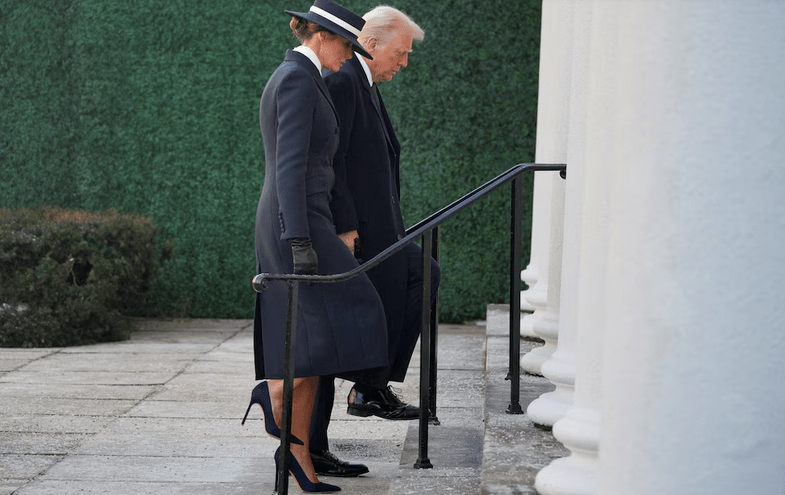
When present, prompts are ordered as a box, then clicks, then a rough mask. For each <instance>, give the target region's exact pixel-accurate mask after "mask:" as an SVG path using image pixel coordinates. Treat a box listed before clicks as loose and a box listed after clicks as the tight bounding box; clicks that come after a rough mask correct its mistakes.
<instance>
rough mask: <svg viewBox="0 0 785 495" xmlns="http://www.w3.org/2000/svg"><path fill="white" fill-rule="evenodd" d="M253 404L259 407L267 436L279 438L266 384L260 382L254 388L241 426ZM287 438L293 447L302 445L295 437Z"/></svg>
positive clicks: (278, 430) (278, 429)
mask: <svg viewBox="0 0 785 495" xmlns="http://www.w3.org/2000/svg"><path fill="white" fill-rule="evenodd" d="M254 404H259V407H261V408H262V412H263V413H264V429H265V431H267V434H268V435H270V436H272V437H275V438H281V429H280V428H278V425H277V424H275V417H273V406H272V403H271V402H270V389H269V388H268V386H267V382H262V383H260V384H259V385H257V386H256V387H254V389H253V391H252V392H251V403H250V404H248V409H246V411H245V416H243V421H242V422H241V423H240V424H241V425H244V424H245V420H246V419H247V418H248V413H249V412H250V411H251V406H253V405H254ZM289 438H290V440H289V442H291V443H293V444H295V445H303V441H302V440H300V439H299V438H297V437H296V436H294V435H289Z"/></svg>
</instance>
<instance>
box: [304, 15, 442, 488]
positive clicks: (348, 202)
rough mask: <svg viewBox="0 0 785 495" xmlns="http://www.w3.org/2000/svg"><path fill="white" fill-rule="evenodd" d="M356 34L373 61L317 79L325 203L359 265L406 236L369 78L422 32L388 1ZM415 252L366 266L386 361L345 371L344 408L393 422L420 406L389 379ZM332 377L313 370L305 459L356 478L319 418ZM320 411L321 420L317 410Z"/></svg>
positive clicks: (400, 349) (390, 138)
mask: <svg viewBox="0 0 785 495" xmlns="http://www.w3.org/2000/svg"><path fill="white" fill-rule="evenodd" d="M363 19H365V21H366V23H365V26H364V27H363V30H362V32H361V33H360V36H359V37H358V40H359V41H360V43H361V44H362V45H363V48H365V50H366V51H367V52H368V53H369V54H370V55H371V56H372V57H373V60H369V59H365V58H363V57H361V56H359V55H356V54H355V56H354V57H353V58H352V59H350V60H347V61H346V62H345V63H344V64H343V66H342V67H341V70H340V71H338V72H336V73H332V74H328V75H327V76H326V77H325V82H326V84H327V88H328V89H329V90H330V96H331V97H332V99H333V103H334V104H335V108H336V111H337V112H338V116H339V119H340V133H341V136H340V138H341V139H340V144H339V146H338V152H337V153H336V156H335V158H334V161H333V167H334V169H335V176H336V179H335V186H334V188H333V191H332V200H331V202H330V209H331V210H332V213H333V221H334V223H335V226H336V231H337V232H338V234H339V236H340V237H341V239H343V241H344V243H345V244H346V246H347V247H348V248H349V250H351V251H352V252H353V253H354V255H355V257H357V259H358V260H359V261H360V262H361V263H362V262H364V261H368V260H370V259H371V258H373V257H374V256H376V255H377V254H379V253H380V252H381V251H383V250H384V249H386V248H388V247H389V246H391V245H392V244H394V243H395V242H397V241H398V240H399V239H401V238H403V236H404V235H405V227H404V224H403V218H402V215H401V208H400V176H399V164H400V149H401V147H400V144H399V142H398V139H397V138H396V136H395V130H394V129H393V127H392V123H391V122H390V118H389V116H388V114H387V111H386V109H385V106H384V102H383V100H382V98H381V95H379V92H378V89H377V87H376V83H380V82H385V81H389V80H391V79H392V78H393V76H394V75H395V74H397V73H398V71H400V70H401V68H403V67H406V65H407V64H408V59H409V53H410V52H411V51H412V42H413V40H415V39H416V40H418V41H420V40H422V39H423V38H424V32H423V30H422V29H421V28H420V27H419V26H418V25H417V24H416V23H415V22H414V21H412V20H411V18H409V17H408V16H407V15H406V14H404V13H402V12H400V11H398V10H396V9H394V8H392V7H387V6H380V7H376V8H375V9H373V10H371V11H370V12H368V13H367V14H365V15H364V16H363ZM422 272H423V270H422V250H421V248H420V247H419V246H418V245H416V244H410V245H408V246H407V247H406V248H405V249H403V250H402V251H399V252H398V253H396V254H395V255H393V256H391V257H390V258H388V259H387V260H385V261H384V262H382V263H381V264H379V265H377V266H376V267H374V268H372V269H371V270H369V271H368V272H367V273H368V277H369V278H370V279H371V282H372V283H373V284H374V286H375V287H376V290H377V291H378V293H379V296H380V297H381V299H382V303H383V305H384V310H385V314H386V318H387V331H388V350H389V356H388V357H389V363H388V366H387V367H384V368H376V369H373V370H366V371H364V372H361V373H358V374H356V375H353V376H352V377H351V378H352V380H353V381H354V382H355V385H354V387H353V388H352V390H351V392H350V393H349V397H348V409H347V412H348V413H349V414H352V415H355V416H363V417H365V416H371V415H374V416H378V417H381V418H384V419H391V420H410V419H417V418H419V414H420V410H419V408H417V407H415V406H411V405H409V404H406V403H404V402H402V401H401V399H400V398H399V397H398V396H397V394H395V392H393V390H392V388H391V387H390V385H389V382H391V381H395V382H403V380H404V378H405V377H406V370H407V368H408V367H409V362H410V360H411V357H412V353H413V351H414V347H415V345H416V343H417V339H418V338H419V336H420V333H421V330H422V329H421V326H422V322H421V316H422V287H423V280H422V278H423V277H422V275H423V273H422ZM439 279H440V272H439V266H438V264H437V263H436V262H435V261H434V260H431V302H432V304H433V303H434V302H435V299H436V292H437V289H438V284H439ZM334 394H335V385H334V380H333V379H332V378H328V377H321V378H320V380H319V389H318V392H317V400H316V406H315V407H314V418H313V420H312V428H311V458H312V459H313V461H314V467H315V468H316V472H317V473H318V474H320V475H326V476H330V475H333V476H358V475H360V474H363V473H366V472H368V468H367V467H366V466H364V465H362V464H355V463H347V462H344V461H340V460H339V459H338V458H336V457H335V456H334V455H332V454H331V453H330V452H329V445H328V442H327V425H328V424H329V420H330V413H331V411H332V406H333V399H334ZM319 412H321V417H317V416H318V415H319Z"/></svg>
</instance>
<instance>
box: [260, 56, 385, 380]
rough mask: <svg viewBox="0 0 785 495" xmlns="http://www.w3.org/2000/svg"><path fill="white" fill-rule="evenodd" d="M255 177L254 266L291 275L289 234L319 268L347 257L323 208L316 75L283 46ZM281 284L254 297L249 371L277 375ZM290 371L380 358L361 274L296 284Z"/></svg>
mask: <svg viewBox="0 0 785 495" xmlns="http://www.w3.org/2000/svg"><path fill="white" fill-rule="evenodd" d="M260 127H261V131H262V138H263V140H264V150H265V177H264V186H263V189H262V194H261V197H260V199H259V206H258V208H257V212H256V262H257V272H258V273H263V272H266V273H292V270H293V266H292V265H293V264H292V251H291V246H290V244H289V240H290V239H293V238H301V237H310V238H311V241H312V242H313V247H314V249H315V250H316V253H317V255H318V257H319V271H318V273H319V274H322V275H324V274H332V273H340V272H345V271H348V270H350V269H352V268H354V267H356V266H357V261H356V260H355V259H354V258H353V257H352V255H351V253H350V252H349V250H348V249H346V246H345V245H344V244H343V242H342V241H341V240H340V238H338V236H337V235H336V232H335V227H334V224H333V218H332V214H331V212H330V208H329V198H330V191H331V189H332V187H333V183H334V178H335V175H334V172H333V168H332V161H333V156H334V154H335V151H336V149H337V147H338V140H339V132H340V129H339V125H338V116H337V114H336V112H335V107H334V106H333V103H332V101H331V99H330V94H329V92H328V90H327V88H326V86H325V84H324V81H323V79H322V77H321V75H320V74H319V71H318V70H317V69H316V67H315V66H314V64H313V63H312V62H311V61H310V60H309V59H308V57H306V56H305V55H303V54H301V53H298V52H295V51H292V50H289V51H287V53H286V57H285V59H284V61H283V63H282V64H281V65H280V66H279V67H278V68H277V69H276V70H275V72H274V73H273V74H272V76H270V79H269V80H268V82H267V85H266V86H265V88H264V93H263V95H262V99H261V108H260ZM286 312H287V286H286V283H285V282H272V283H271V284H270V287H269V289H268V290H267V291H265V292H264V293H260V294H258V295H257V303H256V313H255V318H254V355H255V358H256V359H255V362H256V378H257V379H262V378H282V377H283V355H284V338H285V329H286ZM295 349H296V370H295V374H296V376H318V375H338V376H340V375H341V373H342V372H350V371H357V370H363V369H367V368H375V367H379V366H385V365H386V364H387V330H386V324H385V317H384V310H383V307H382V304H381V301H380V299H379V296H378V295H377V293H376V291H375V290H374V287H373V285H372V284H371V282H370V281H369V280H368V278H367V277H366V276H365V275H362V276H360V277H357V278H355V279H352V280H350V281H347V282H343V283H339V284H333V283H328V284H311V285H308V284H300V294H299V308H298V320H297V343H296V346H295Z"/></svg>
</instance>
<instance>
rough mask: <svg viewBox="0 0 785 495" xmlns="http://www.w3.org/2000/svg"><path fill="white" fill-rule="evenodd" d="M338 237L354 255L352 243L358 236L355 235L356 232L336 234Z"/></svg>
mask: <svg viewBox="0 0 785 495" xmlns="http://www.w3.org/2000/svg"><path fill="white" fill-rule="evenodd" d="M338 237H340V238H341V240H342V241H343V243H344V244H346V247H348V248H349V251H350V252H351V253H352V254H354V243H355V241H356V240H357V239H359V238H360V236H359V235H358V234H357V231H356V230H352V231H351V232H344V233H343V234H338Z"/></svg>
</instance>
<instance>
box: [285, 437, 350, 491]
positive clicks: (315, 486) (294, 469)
mask: <svg viewBox="0 0 785 495" xmlns="http://www.w3.org/2000/svg"><path fill="white" fill-rule="evenodd" d="M280 453H281V448H280V447H279V448H278V450H276V451H275V454H273V455H274V457H275V488H276V489H278V466H279V459H278V458H279V457H280V455H279V454H280ZM289 473H291V475H292V476H294V479H295V481H296V482H297V486H299V487H300V490H302V491H304V492H309V493H313V492H340V491H341V487H339V486H335V485H330V484H328V483H314V482H313V481H311V480H309V479H308V476H306V475H305V471H303V468H302V467H300V463H299V462H297V459H296V458H295V457H294V455H291V456H289Z"/></svg>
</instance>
